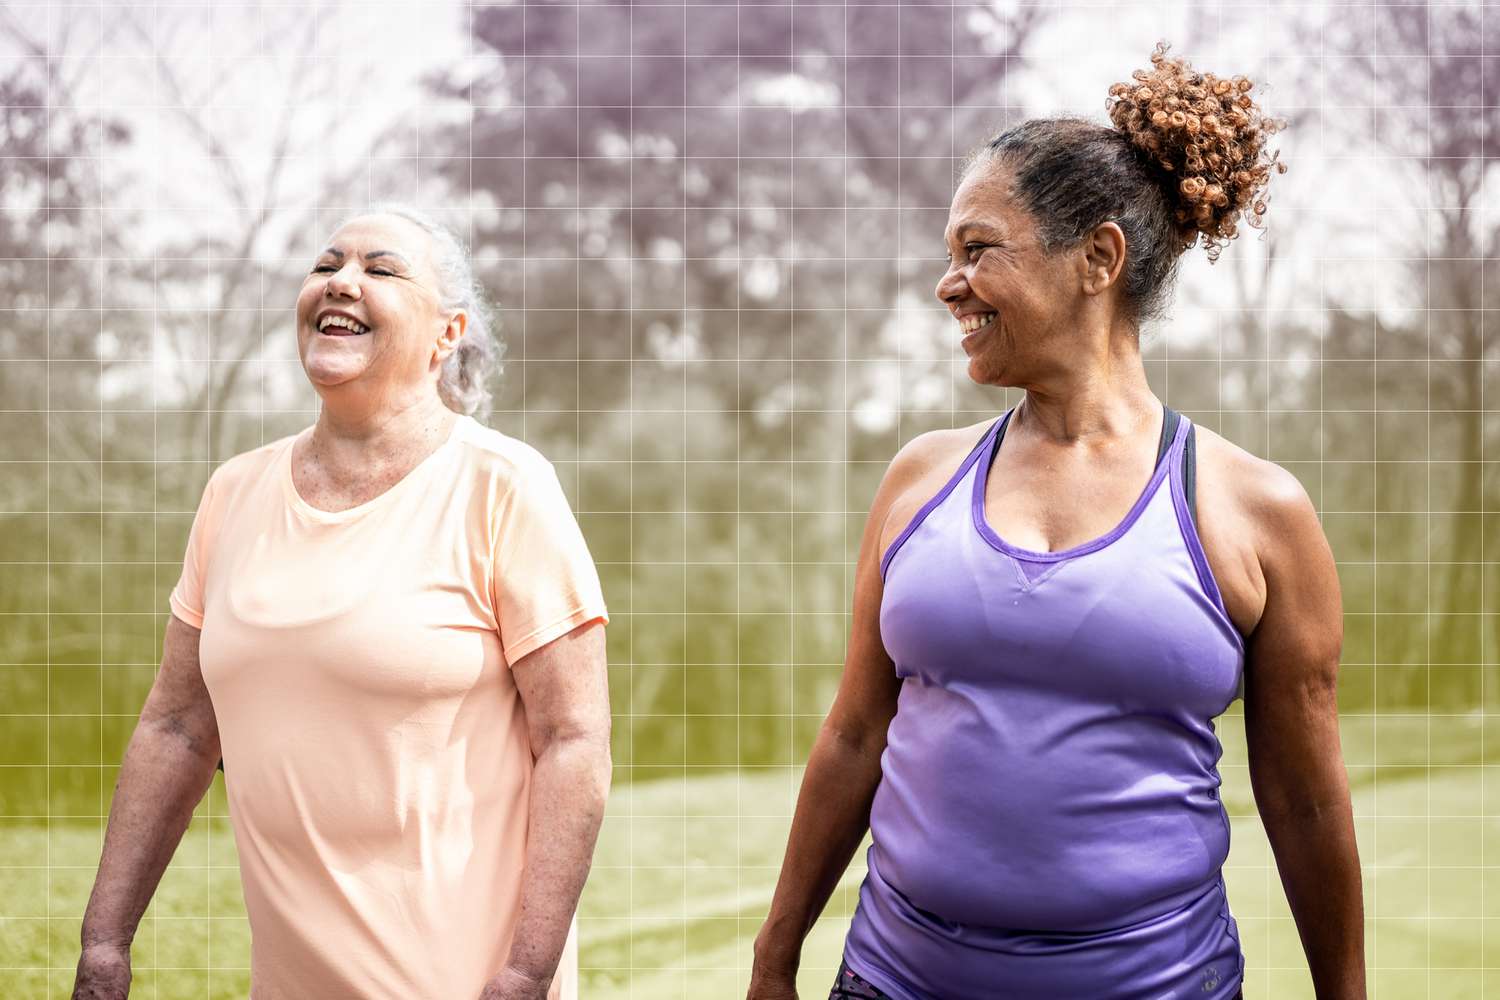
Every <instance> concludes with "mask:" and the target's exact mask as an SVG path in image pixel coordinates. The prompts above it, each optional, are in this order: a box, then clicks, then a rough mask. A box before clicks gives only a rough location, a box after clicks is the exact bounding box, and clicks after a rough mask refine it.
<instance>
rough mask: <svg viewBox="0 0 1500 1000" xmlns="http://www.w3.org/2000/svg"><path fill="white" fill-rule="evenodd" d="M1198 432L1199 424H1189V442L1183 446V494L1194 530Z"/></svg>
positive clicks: (1196, 521) (1196, 505) (1195, 519)
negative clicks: (1196, 432)
mask: <svg viewBox="0 0 1500 1000" xmlns="http://www.w3.org/2000/svg"><path fill="white" fill-rule="evenodd" d="M1197 430H1198V425H1197V424H1188V432H1187V440H1186V441H1184V442H1183V445H1182V494H1183V496H1184V497H1185V498H1186V499H1187V509H1188V516H1189V517H1191V518H1192V519H1193V527H1194V528H1196V527H1198V498H1197V493H1196V488H1197V479H1198V438H1197V435H1196V434H1195V433H1194V432H1195V431H1197Z"/></svg>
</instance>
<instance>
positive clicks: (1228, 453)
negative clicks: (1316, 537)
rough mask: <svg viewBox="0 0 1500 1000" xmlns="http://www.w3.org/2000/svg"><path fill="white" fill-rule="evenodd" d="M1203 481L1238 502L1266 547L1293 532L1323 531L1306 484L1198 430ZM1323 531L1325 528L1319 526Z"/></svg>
mask: <svg viewBox="0 0 1500 1000" xmlns="http://www.w3.org/2000/svg"><path fill="white" fill-rule="evenodd" d="M1198 462H1199V466H1200V468H1201V469H1202V470H1203V473H1202V474H1201V475H1199V477H1198V479H1199V481H1200V482H1211V483H1213V484H1215V485H1216V486H1217V488H1219V489H1222V490H1224V491H1227V493H1229V494H1230V495H1231V496H1232V497H1233V499H1234V500H1235V506H1236V507H1237V508H1238V513H1239V515H1240V516H1241V517H1243V518H1244V522H1245V526H1246V527H1250V528H1252V529H1253V531H1254V534H1255V536H1256V538H1257V542H1258V543H1260V544H1258V545H1257V551H1262V548H1261V545H1262V544H1264V543H1266V542H1270V543H1276V542H1280V541H1283V540H1284V539H1285V536H1286V533H1287V531H1288V530H1298V529H1300V530H1306V528H1307V526H1308V524H1309V522H1310V523H1311V524H1312V525H1313V526H1314V527H1318V520H1317V518H1318V514H1317V510H1316V508H1314V506H1313V502H1312V499H1311V498H1310V497H1309V496H1308V495H1307V490H1306V489H1305V488H1303V486H1302V483H1301V481H1300V480H1299V479H1298V478H1297V477H1296V476H1294V475H1292V473H1290V472H1288V471H1287V470H1286V469H1284V468H1282V467H1281V466H1279V465H1277V464H1276V463H1275V462H1271V461H1267V460H1266V459H1264V458H1260V457H1258V456H1256V455H1252V454H1251V453H1250V452H1248V451H1246V450H1245V449H1243V448H1241V447H1240V446H1239V445H1237V444H1235V443H1234V442H1232V441H1229V440H1227V439H1225V438H1224V437H1223V436H1221V435H1220V434H1218V433H1216V432H1214V431H1211V430H1209V429H1208V428H1206V427H1198ZM1318 530H1319V532H1321V530H1322V529H1321V527H1318Z"/></svg>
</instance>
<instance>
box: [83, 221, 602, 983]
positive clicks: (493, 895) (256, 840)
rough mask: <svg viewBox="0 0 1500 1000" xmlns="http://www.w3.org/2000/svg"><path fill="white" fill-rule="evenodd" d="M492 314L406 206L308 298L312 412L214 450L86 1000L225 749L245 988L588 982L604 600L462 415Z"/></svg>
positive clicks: (529, 477) (464, 270) (325, 273)
mask: <svg viewBox="0 0 1500 1000" xmlns="http://www.w3.org/2000/svg"><path fill="white" fill-rule="evenodd" d="M486 326H487V322H486V311H485V309H484V307H483V297H482V295H481V294H480V293H479V289H478V286H477V284H476V283H475V281H474V278H473V275H472V272H471V269H470V266H469V262H468V258H467V255H466V253H465V251H464V248H463V245H462V244H461V243H460V242H459V241H458V240H457V238H456V237H454V236H453V235H452V234H451V233H449V232H448V231H447V230H445V229H443V228H442V227H440V226H438V225H436V224H434V223H432V222H430V221H428V220H427V219H425V218H424V217H422V216H421V215H419V214H417V213H414V212H411V211H409V210H405V209H400V208H394V209H390V210H382V211H378V212H374V213H369V214H363V215H360V216H357V217H355V218H353V219H351V220H350V221H348V222H347V223H345V224H344V225H342V226H340V227H339V228H338V229H337V230H336V231H335V232H334V234H333V236H332V238H331V240H330V242H329V244H328V246H327V248H326V249H324V250H323V251H322V252H321V253H319V254H318V256H317V259H316V261H315V263H314V264H313V266H312V268H311V272H310V273H309V274H308V276H307V278H306V280H305V281H304V282H303V285H302V291H301V293H300V294H299V295H298V297H297V305H296V331H297V345H298V350H299V353H300V355H301V360H302V366H303V369H304V370H305V371H306V373H307V377H308V378H309V379H310V380H311V382H312V384H313V386H314V388H315V389H316V390H317V392H318V395H319V396H320V397H321V399H322V404H323V405H322V408H321V410H320V411H319V414H318V419H317V422H316V423H315V424H314V425H313V426H312V427H310V428H308V429H306V430H304V431H302V432H301V433H299V434H296V435H293V436H291V437H287V438H283V439H282V440H280V441H276V442H274V443H272V444H269V445H266V446H264V447H262V448H258V449H256V450H254V451H250V452H247V453H245V454H242V455H239V456H237V457H235V458H233V459H230V460H229V461H228V462H226V463H224V465H222V466H221V467H220V468H219V469H217V470H216V471H215V472H214V474H213V476H212V477H211V478H210V480H209V482H208V485H207V487H206V488H205V490H204V492H203V500H202V502H201V504H200V505H199V508H198V512H197V516H196V518H195V519H194V522H193V528H192V532H191V534H190V536H189V539H188V547H187V555H186V558H185V560H184V565H183V570H182V577H181V580H180V581H179V582H178V584H177V587H176V589H175V590H174V591H173V592H172V595H171V609H172V616H171V618H170V619H169V621H168V624H167V631H166V640H165V651H164V655H163V658H162V665H161V670H160V672H159V674H158V675H157V678H156V682H155V684H154V685H153V686H152V689H151V693H150V695H149V696H148V698H147V699H146V704H145V706H144V708H143V709H142V711H141V718H140V723H139V725H138V726H137V727H136V730H135V733H134V735H133V736H132V738H131V741H130V744H129V747H128V748H127V750H126V752H125V758H124V762H123V764H122V766H121V770H120V780H119V785H118V787H117V789H116V792H115V797H114V803H113V807H112V808H111V811H110V819H109V828H108V831H107V833H106V836H105V841H104V850H103V857H102V858H101V860H100V864H99V874H98V878H97V881H96V882H95V885H94V892H93V896H92V898H91V899H90V900H89V905H88V910H87V913H86V915H85V917H84V922H83V953H82V957H81V958H80V961H79V963H78V975H77V980H76V986H75V989H74V996H75V997H123V996H125V995H126V993H127V991H128V988H129V982H130V942H131V939H132V937H133V935H134V933H135V929H136V924H137V922H138V921H139V919H140V916H141V913H142V911H143V910H144V909H145V908H146V905H147V903H148V902H149V900H150V897H151V894H152V892H153V891H154V890H155V887H156V884H157V882H158V880H159V879H160V877H161V874H162V870H163V869H164V868H165V866H166V864H167V862H168V860H169V859H170V858H171V856H172V852H173V850H174V849H175V847H176V845H177V843H178V840H179V839H180V838H181V836H182V833H183V830H184V828H185V827H186V826H187V823H188V820H189V818H190V816H191V814H192V812H193V808H194V805H195V804H196V803H197V802H198V800H199V799H200V798H201V797H202V795H203V793H204V791H205V790H206V789H207V788H208V785H209V783H210V780H211V778H212V776H213V772H214V768H215V765H216V763H217V762H218V761H219V759H220V757H221V753H222V758H223V761H224V766H225V773H226V775H227V790H228V798H229V811H230V818H231V820H232V822H233V827H234V834H235V844H236V846H237V848H238V852H239V861H240V873H241V877H242V879H243V883H244V891H245V907H246V911H247V913H248V915H249V918H250V930H251V942H252V944H251V995H252V997H254V998H256V1000H283V998H302V997H306V998H331V997H362V998H378V997H387V998H391V1000H395V998H401V1000H411V998H416V997H430V998H432V1000H453V998H463V997H471V998H478V997H481V996H482V997H483V998H485V1000H502V998H504V1000H520V998H528V1000H540V998H543V997H550V998H557V997H571V996H574V995H576V982H575V981H576V944H575V942H576V935H575V934H574V933H573V916H574V910H575V908H576V906H577V903H578V898H579V894H580V892H581V890H582V887H583V883H584V878H585V876H586V874H587V872H588V869H589V863H590V859H591V856H592V852H593V847H594V841H595V838H596V836H597V833H598V829H599V825H600V820H601V815H602V812H603V808H604V801H605V795H606V792H607V789H608V784H609V772H610V756H609V704H608V695H607V691H606V686H605V678H606V669H605V659H604V637H603V625H604V623H605V621H606V613H605V608H604V602H603V599H602V596H601V593H600V587H599V580H598V576H597V574H596V573H595V570H594V566H593V563H592V562H591V560H590V558H589V554H588V550H587V548H586V546H585V544H584V541H583V537H582V535H581V533H580V532H579V530H578V526H577V523H576V522H575V521H574V519H573V515H572V513H571V511H570V510H569V507H568V503H567V500H566V499H565V497H564V495H563V492H562V489H561V487H560V486H559V483H558V479H557V476H556V475H555V473H554V472H553V469H552V466H551V465H550V464H549V463H548V462H547V461H546V460H545V459H544V458H542V456H541V455H539V454H538V453H537V452H536V451H534V450H533V449H531V448H530V447H528V446H526V445H525V444H522V443H521V442H519V441H516V440H514V439H512V438H509V437H506V436H505V435H503V434H500V433H498V432H496V431H493V430H490V429H488V428H486V427H484V426H483V425H481V424H480V423H478V422H477V421H476V420H475V419H474V418H473V417H472V416H469V415H468V414H469V413H471V412H472V411H474V410H475V408H476V407H477V406H479V405H481V404H482V403H483V402H484V401H485V392H484V374H485V367H486V362H487V360H488V359H490V358H492V357H493V356H494V354H495V351H494V349H493V347H492V346H491V345H490V342H489V339H488V330H487V329H486Z"/></svg>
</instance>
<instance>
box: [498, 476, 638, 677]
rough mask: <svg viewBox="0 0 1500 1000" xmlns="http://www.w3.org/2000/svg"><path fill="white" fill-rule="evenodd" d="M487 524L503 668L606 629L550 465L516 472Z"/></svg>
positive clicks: (586, 558)
mask: <svg viewBox="0 0 1500 1000" xmlns="http://www.w3.org/2000/svg"><path fill="white" fill-rule="evenodd" d="M491 516H492V517H494V518H495V519H496V524H495V529H494V535H493V538H494V540H495V542H494V544H495V552H494V559H493V561H492V563H491V573H492V579H491V584H490V586H491V589H492V594H493V598H494V607H495V618H496V620H497V622H498V624H499V627H500V646H501V648H502V649H503V650H504V652H505V659H506V662H508V663H515V662H516V661H517V660H519V659H521V658H522V657H523V656H525V655H527V654H528V653H532V652H535V651H536V650H538V649H540V648H541V647H543V646H545V645H546V644H547V643H549V642H551V641H552V640H553V639H556V638H559V637H560V636H563V635H566V634H567V633H569V632H571V631H572V630H573V629H575V628H577V627H578V626H580V625H582V624H584V623H585V622H590V621H595V620H598V621H601V622H608V621H609V615H608V613H607V611H606V609H605V607H604V594H603V591H602V589H601V588H600V586H599V573H598V570H596V569H595V568H594V560H593V557H592V556H590V555H589V549H588V543H587V542H585V541H584V538H583V532H582V531H581V530H580V529H579V527H578V521H577V519H576V518H574V516H573V510H572V508H571V507H569V506H568V498H567V496H566V495H564V493H563V489H562V484H561V483H559V482H558V480H557V473H556V471H555V470H554V469H553V468H552V466H551V464H550V463H548V462H546V461H545V460H539V461H538V462H537V463H536V464H535V465H530V464H528V466H527V467H523V468H522V469H520V470H518V471H517V477H516V480H515V483H514V485H512V487H511V489H510V490H509V491H508V492H507V493H506V495H505V497H504V499H503V500H501V502H500V504H499V507H498V509H496V510H495V511H493V512H492V514H491Z"/></svg>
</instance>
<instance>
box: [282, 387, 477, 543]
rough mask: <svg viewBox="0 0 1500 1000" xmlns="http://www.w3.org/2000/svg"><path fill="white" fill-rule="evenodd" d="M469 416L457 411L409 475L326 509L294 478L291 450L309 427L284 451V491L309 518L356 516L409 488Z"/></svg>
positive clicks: (330, 519) (329, 519)
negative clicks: (339, 507) (438, 441)
mask: <svg viewBox="0 0 1500 1000" xmlns="http://www.w3.org/2000/svg"><path fill="white" fill-rule="evenodd" d="M470 419H472V418H471V417H468V416H465V415H464V414H462V413H460V414H458V415H457V417H456V418H455V419H454V421H453V426H452V427H450V428H449V429H448V436H447V437H446V438H444V439H443V441H442V443H441V444H439V445H438V446H437V447H436V448H434V449H433V450H432V451H431V452H429V453H428V454H427V456H426V457H425V458H423V459H422V460H421V461H420V462H418V463H417V464H416V465H414V466H412V467H411V468H410V469H409V470H407V473H406V475H404V476H402V477H401V478H400V479H398V480H396V481H395V482H394V483H392V484H391V486H390V487H389V488H388V489H386V490H385V491H384V492H382V493H380V494H378V495H376V496H373V497H371V498H370V499H368V500H366V501H365V502H364V503H361V504H355V505H354V506H353V507H347V508H345V509H344V510H323V509H322V508H321V507H314V506H313V505H312V504H310V503H308V502H307V501H306V500H305V499H303V497H302V494H301V493H299V492H297V484H296V483H295V482H293V481H292V453H293V451H294V450H295V449H296V446H297V442H298V441H300V440H302V439H303V438H304V437H306V436H307V435H308V434H311V433H312V430H313V429H312V428H311V427H309V428H307V429H306V430H304V431H302V432H301V433H300V434H297V435H295V436H294V437H293V438H292V440H291V443H290V444H288V445H287V448H286V452H285V454H283V455H282V459H281V473H280V475H281V486H282V492H283V493H284V494H285V496H286V500H287V503H288V504H289V505H290V506H291V507H292V509H293V510H295V511H297V513H299V514H301V515H302V516H303V517H306V518H307V519H309V520H312V521H321V522H325V523H330V524H332V523H338V522H341V521H350V520H353V519H354V518H357V517H359V516H361V515H362V514H366V513H368V512H369V511H371V510H374V509H376V508H377V507H380V506H381V505H383V504H385V503H388V502H389V500H390V498H391V497H393V496H396V495H398V494H400V493H401V492H403V491H404V490H407V489H410V488H411V487H410V484H411V483H413V482H416V481H417V480H419V479H421V478H422V477H423V475H424V474H425V472H426V471H427V470H428V469H430V468H432V467H433V466H434V465H435V464H437V463H436V459H437V457H438V456H439V455H442V454H444V453H445V452H447V451H448V449H449V448H450V447H451V446H452V445H453V443H454V442H455V441H457V440H458V437H459V425H461V424H462V423H463V422H464V421H466V420H470Z"/></svg>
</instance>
